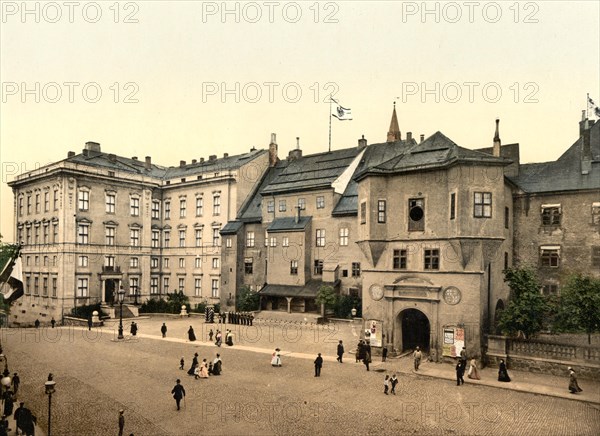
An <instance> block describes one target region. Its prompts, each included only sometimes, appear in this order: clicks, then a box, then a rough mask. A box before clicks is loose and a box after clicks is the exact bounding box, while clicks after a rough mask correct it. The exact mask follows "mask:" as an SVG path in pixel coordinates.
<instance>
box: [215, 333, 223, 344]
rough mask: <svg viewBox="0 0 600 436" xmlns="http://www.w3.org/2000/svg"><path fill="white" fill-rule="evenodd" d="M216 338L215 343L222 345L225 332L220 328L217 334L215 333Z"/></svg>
mask: <svg viewBox="0 0 600 436" xmlns="http://www.w3.org/2000/svg"><path fill="white" fill-rule="evenodd" d="M215 339H216V341H215V345H216V346H217V347H220V346H221V344H222V343H223V334H222V333H221V332H220V331H219V330H217V334H216V335H215Z"/></svg>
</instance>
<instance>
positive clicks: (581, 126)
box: [579, 111, 590, 136]
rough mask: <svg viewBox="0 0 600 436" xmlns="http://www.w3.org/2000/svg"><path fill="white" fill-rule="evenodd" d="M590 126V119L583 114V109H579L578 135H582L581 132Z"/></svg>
mask: <svg viewBox="0 0 600 436" xmlns="http://www.w3.org/2000/svg"><path fill="white" fill-rule="evenodd" d="M589 128H590V120H588V119H587V117H586V116H585V111H581V121H580V122H579V136H583V132H585V131H586V130H588V129H589Z"/></svg>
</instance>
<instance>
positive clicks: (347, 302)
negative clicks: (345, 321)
mask: <svg viewBox="0 0 600 436" xmlns="http://www.w3.org/2000/svg"><path fill="white" fill-rule="evenodd" d="M352 309H356V314H357V316H360V313H361V301H360V298H358V297H353V296H352V295H340V296H339V298H338V299H337V301H336V303H335V307H334V309H333V312H334V313H335V316H336V317H338V318H350V317H352V314H351V312H352Z"/></svg>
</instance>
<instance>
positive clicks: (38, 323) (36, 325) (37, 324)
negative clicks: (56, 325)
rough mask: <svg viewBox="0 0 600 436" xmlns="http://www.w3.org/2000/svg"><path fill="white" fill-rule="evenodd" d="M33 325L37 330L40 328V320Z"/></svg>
mask: <svg viewBox="0 0 600 436" xmlns="http://www.w3.org/2000/svg"><path fill="white" fill-rule="evenodd" d="M33 325H34V326H35V328H36V329H37V328H40V320H39V319H36V320H35V322H34V323H33Z"/></svg>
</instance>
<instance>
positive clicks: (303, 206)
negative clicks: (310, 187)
mask: <svg viewBox="0 0 600 436" xmlns="http://www.w3.org/2000/svg"><path fill="white" fill-rule="evenodd" d="M298 208H300V210H306V200H305V199H304V198H299V199H298Z"/></svg>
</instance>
